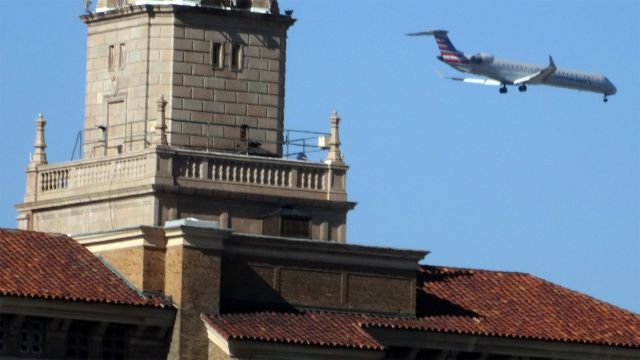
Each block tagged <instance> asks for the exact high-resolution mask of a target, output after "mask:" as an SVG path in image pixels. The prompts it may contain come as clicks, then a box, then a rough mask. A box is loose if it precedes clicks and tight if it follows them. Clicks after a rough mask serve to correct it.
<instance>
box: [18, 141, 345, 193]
mask: <svg viewBox="0 0 640 360" xmlns="http://www.w3.org/2000/svg"><path fill="white" fill-rule="evenodd" d="M163 168H164V169H166V176H165V178H164V181H165V182H164V183H163V184H165V185H166V184H167V182H166V181H167V179H168V181H169V184H170V185H171V186H175V187H176V188H180V187H192V188H193V187H195V188H203V189H219V188H222V187H224V186H241V187H242V188H243V189H244V191H247V192H250V193H252V192H255V193H265V194H274V195H278V196H284V195H286V194H284V193H283V191H292V190H293V191H297V192H299V193H300V192H301V193H303V195H302V197H307V198H315V199H327V200H329V199H336V197H335V196H334V195H336V194H338V195H337V196H338V198H341V197H342V196H343V194H344V197H345V198H346V192H345V176H346V167H345V166H336V165H335V164H334V165H328V164H323V163H313V162H306V161H297V160H288V159H280V158H264V157H256V156H247V155H238V154H226V153H205V152H197V151H186V150H176V149H164V150H161V151H160V152H158V150H154V149H149V150H146V151H144V152H138V153H135V154H126V155H120V156H110V157H104V158H98V159H89V160H79V161H72V162H66V163H61V164H56V165H48V164H43V165H38V166H37V167H36V168H34V169H32V170H30V171H28V172H27V175H28V176H32V179H33V180H35V181H34V182H33V185H34V188H31V189H28V190H27V194H26V195H27V198H25V200H27V199H28V197H29V196H36V197H38V198H40V199H55V198H59V197H64V196H75V195H81V194H82V193H84V192H93V193H95V192H96V191H97V190H98V189H100V188H102V190H103V191H106V192H109V191H114V190H117V189H126V188H127V187H130V186H132V184H134V183H135V184H142V185H144V184H149V185H152V184H154V183H156V180H157V178H156V177H157V176H159V174H160V173H161V172H159V171H158V170H160V169H163ZM167 176H168V177H167ZM314 194H315V195H314ZM291 196H294V195H293V194H291ZM295 196H298V195H295ZM33 199H35V197H34V198H33Z"/></svg>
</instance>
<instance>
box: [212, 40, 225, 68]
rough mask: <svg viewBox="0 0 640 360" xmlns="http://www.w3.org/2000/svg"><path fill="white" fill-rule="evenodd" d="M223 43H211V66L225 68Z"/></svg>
mask: <svg viewBox="0 0 640 360" xmlns="http://www.w3.org/2000/svg"><path fill="white" fill-rule="evenodd" d="M223 49H224V48H223V46H222V44H221V43H211V66H213V67H214V68H217V69H219V68H221V67H222V66H224V61H223V60H224V52H223Z"/></svg>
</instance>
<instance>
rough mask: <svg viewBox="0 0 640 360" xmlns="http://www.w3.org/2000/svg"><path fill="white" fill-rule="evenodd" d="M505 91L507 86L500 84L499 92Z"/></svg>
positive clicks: (503, 92) (504, 92)
mask: <svg viewBox="0 0 640 360" xmlns="http://www.w3.org/2000/svg"><path fill="white" fill-rule="evenodd" d="M506 93H507V87H506V86H505V85H502V86H501V87H500V94H506Z"/></svg>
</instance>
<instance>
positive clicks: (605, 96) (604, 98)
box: [602, 94, 609, 102]
mask: <svg viewBox="0 0 640 360" xmlns="http://www.w3.org/2000/svg"><path fill="white" fill-rule="evenodd" d="M602 101H604V102H609V99H607V94H605V95H604V97H603V98H602Z"/></svg>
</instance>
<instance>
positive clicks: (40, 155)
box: [31, 113, 47, 165]
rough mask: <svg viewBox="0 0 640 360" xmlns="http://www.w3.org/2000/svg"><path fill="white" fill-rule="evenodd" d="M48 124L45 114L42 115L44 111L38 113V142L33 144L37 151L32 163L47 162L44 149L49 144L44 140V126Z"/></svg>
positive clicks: (41, 163) (34, 153) (40, 163)
mask: <svg viewBox="0 0 640 360" xmlns="http://www.w3.org/2000/svg"><path fill="white" fill-rule="evenodd" d="M46 124H47V122H46V121H45V120H44V115H42V113H40V114H38V118H37V119H36V143H35V144H34V145H33V147H34V148H35V151H34V152H33V156H32V157H31V164H32V165H45V164H47V154H46V153H45V151H44V149H45V148H46V147H47V144H45V142H44V126H45V125H46Z"/></svg>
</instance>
